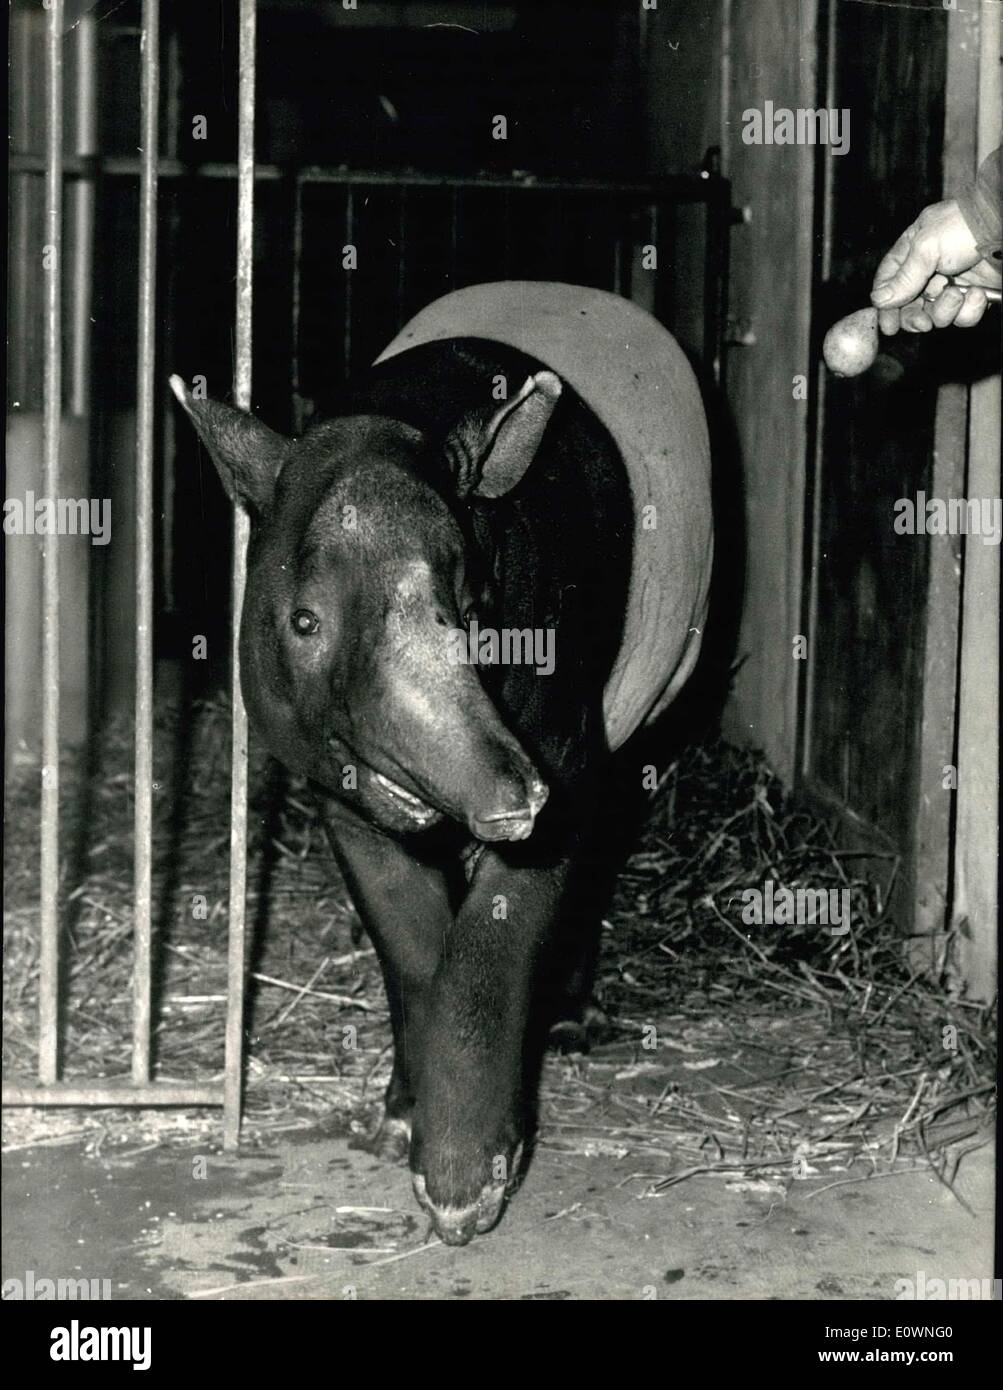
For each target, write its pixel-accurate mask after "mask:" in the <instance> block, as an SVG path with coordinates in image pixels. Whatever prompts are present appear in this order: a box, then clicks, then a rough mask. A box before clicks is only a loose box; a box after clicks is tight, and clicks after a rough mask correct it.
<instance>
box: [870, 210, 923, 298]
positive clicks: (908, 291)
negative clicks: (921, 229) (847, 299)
mask: <svg viewBox="0 0 1003 1390" xmlns="http://www.w3.org/2000/svg"><path fill="white" fill-rule="evenodd" d="M939 261H940V243H939V241H938V239H937V238H936V236H930V235H929V234H926V235H923V234H922V233H920V234H919V235H916V233H915V232H914V231H913V230H912V228H910V229H909V230H908V231H906V232H903V234H902V235H901V236H900V237H899V239H898V241H897V242H896V243H895V245H894V246H893V247H892V249H891V250H890V251H889V252H888V254H887V255H886V256H885V257H884V259H883V260H882V262H881V264H880V265H879V266H878V269H877V272H876V273H875V276H874V284H873V287H872V289H871V302H872V303H873V304H877V305H880V307H881V308H882V309H896V308H901V307H902V305H904V304H909V303H911V301H912V300H914V299H918V298H919V296H920V295H921V294H922V293H923V291H924V290H925V289H926V286H927V282H928V281H929V279H930V277H931V276H932V275H934V274H936V272H937V269H938V265H939Z"/></svg>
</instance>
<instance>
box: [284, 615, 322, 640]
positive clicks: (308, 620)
mask: <svg viewBox="0 0 1003 1390" xmlns="http://www.w3.org/2000/svg"><path fill="white" fill-rule="evenodd" d="M290 622H291V623H292V625H293V632H295V633H296V636H297V637H309V636H311V635H312V634H313V633H314V632H316V631H317V629H318V628H319V627H320V619H319V618H318V617H317V614H316V613H311V612H310V609H309V608H297V609H296V611H295V612H294V613H293V616H292V618H291V619H290Z"/></svg>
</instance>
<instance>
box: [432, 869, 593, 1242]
mask: <svg viewBox="0 0 1003 1390" xmlns="http://www.w3.org/2000/svg"><path fill="white" fill-rule="evenodd" d="M567 880H568V861H567V860H560V861H558V862H557V863H556V864H554V865H551V866H549V867H545V868H544V867H519V868H513V867H512V866H511V865H510V864H506V863H505V861H504V859H503V858H502V857H501V854H498V853H495V852H494V851H492V850H486V851H485V852H484V853H483V854H482V856H481V859H480V862H479V863H478V865H477V869H476V872H475V874H474V877H473V880H472V882H471V884H470V888H469V890H468V893H467V897H466V898H465V900H464V902H463V904H462V906H461V908H460V910H459V913H458V914H457V918H456V924H455V926H454V929H453V931H452V933H451V934H450V936H449V938H448V941H447V942H446V944H445V946H444V948H443V952H442V956H441V959H440V962H439V968H438V971H437V974H436V977H435V982H434V985H433V989H432V998H431V1006H430V1013H429V1017H428V1020H427V1026H426V1031H425V1037H424V1046H423V1054H422V1065H421V1073H420V1077H419V1082H418V1093H417V1104H416V1106H415V1112H414V1130H413V1134H412V1139H411V1171H412V1176H413V1180H414V1187H415V1194H416V1196H417V1197H418V1200H419V1201H420V1202H421V1204H422V1205H423V1206H424V1207H425V1208H426V1210H427V1211H428V1212H429V1213H430V1215H431V1216H432V1219H433V1221H434V1223H435V1228H436V1231H437V1232H438V1234H439V1235H440V1236H441V1237H442V1239H443V1240H444V1241H446V1243H447V1244H450V1245H462V1244H465V1243H466V1242H467V1241H468V1240H470V1239H471V1237H472V1236H473V1235H474V1234H475V1233H476V1232H481V1231H486V1230H489V1229H490V1228H491V1227H492V1226H493V1225H494V1224H495V1222H496V1221H497V1219H498V1217H499V1214H500V1212H501V1208H502V1204H503V1202H504V1199H505V1188H506V1184H507V1183H508V1181H509V1180H510V1179H511V1178H512V1177H513V1176H514V1174H515V1171H516V1169H517V1168H518V1163H519V1151H520V1149H521V1143H520V1141H521V1138H522V1072H523V1058H524V1048H525V1040H526V1030H527V1020H528V1014H529V1005H530V997H531V992H532V986H533V976H534V966H535V964H536V961H537V958H538V956H539V952H540V949H541V947H542V946H543V944H544V942H545V940H546V938H547V934H548V932H549V931H550V929H551V927H552V925H553V923H554V922H555V920H556V918H557V913H558V911H559V906H560V899H561V897H562V894H563V892H564V889H565V886H566V883H567Z"/></svg>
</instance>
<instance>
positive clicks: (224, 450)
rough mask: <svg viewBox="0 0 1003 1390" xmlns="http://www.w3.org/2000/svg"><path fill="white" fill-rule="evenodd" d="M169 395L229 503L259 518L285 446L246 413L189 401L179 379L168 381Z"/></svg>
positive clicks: (188, 393)
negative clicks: (188, 423)
mask: <svg viewBox="0 0 1003 1390" xmlns="http://www.w3.org/2000/svg"><path fill="white" fill-rule="evenodd" d="M171 390H172V391H173V392H174V394H175V395H176V396H177V398H178V400H179V401H180V402H181V404H182V405H183V406H184V408H185V410H186V412H187V413H188V415H189V416H190V417H191V421H192V424H193V425H194V426H195V429H196V430H197V431H198V436H199V438H200V439H201V440H202V443H203V444H204V445H205V447H206V448H207V449H208V450H209V453H210V454H211V456H212V461H213V463H214V464H215V465H216V471H217V473H218V474H219V476H220V478H221V479H222V482H223V486H224V488H225V489H226V492H227V495H228V496H229V497H230V499H231V501H233V502H239V503H240V504H241V506H243V507H246V508H247V509H248V510H249V511H251V512H255V513H257V515H258V516H260V515H261V514H262V513H263V512H265V511H267V510H268V507H269V504H270V503H271V500H272V492H273V490H274V487H275V479H276V478H277V477H278V474H279V469H280V468H281V467H282V463H283V460H284V459H285V456H286V453H287V452H288V450H289V440H288V439H284V438H283V436H282V435H281V434H276V433H275V431H274V430H270V429H269V428H268V426H267V425H264V424H262V422H261V421H260V420H259V419H258V418H257V416H255V415H251V414H249V413H248V412H247V411H245V410H237V409H236V408H235V407H234V406H232V405H224V404H223V402H222V401H213V400H210V399H208V397H207V398H205V399H200V398H199V397H197V396H193V395H192V393H191V391H189V390H188V388H187V386H186V385H185V383H184V382H183V381H182V380H181V378H180V377H179V376H172V377H171Z"/></svg>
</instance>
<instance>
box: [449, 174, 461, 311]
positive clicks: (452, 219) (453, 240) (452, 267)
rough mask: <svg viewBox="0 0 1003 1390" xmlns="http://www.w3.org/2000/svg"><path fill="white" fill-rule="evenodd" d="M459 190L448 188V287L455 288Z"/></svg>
mask: <svg viewBox="0 0 1003 1390" xmlns="http://www.w3.org/2000/svg"><path fill="white" fill-rule="evenodd" d="M459 223H460V191H459V189H458V188H456V187H453V188H451V189H450V190H449V288H450V289H451V290H455V289H456V258H457V252H458V246H459Z"/></svg>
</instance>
